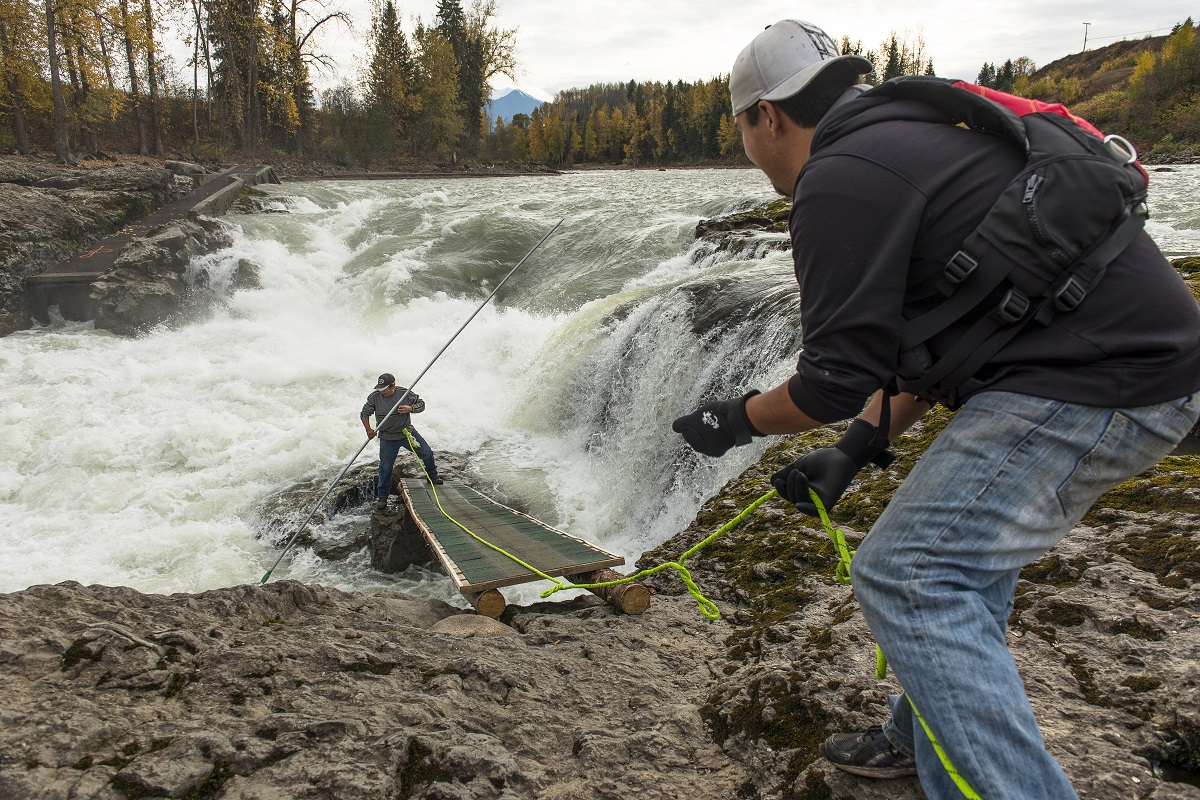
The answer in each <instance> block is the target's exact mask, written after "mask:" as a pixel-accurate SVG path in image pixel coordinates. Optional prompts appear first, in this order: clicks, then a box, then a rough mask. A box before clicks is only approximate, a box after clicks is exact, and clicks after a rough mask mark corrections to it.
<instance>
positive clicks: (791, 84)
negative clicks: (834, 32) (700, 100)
mask: <svg viewBox="0 0 1200 800" xmlns="http://www.w3.org/2000/svg"><path fill="white" fill-rule="evenodd" d="M828 69H834V70H838V71H841V72H843V73H844V74H845V75H846V76H848V77H850V78H856V77H858V76H859V75H865V74H866V73H868V72H870V71H871V62H870V61H867V60H866V59H865V58H863V57H862V56H853V55H847V56H838V57H837V58H831V59H828V60H826V61H818V62H817V63H815V64H810V65H808V66H807V67H805V68H804V69H802V70H800V71H799V72H797V73H796V74H795V75H793V76H792V77H790V78H788V79H787V80H786V81H784V82H783V83H781V84H779V85H778V86H776V87H775V88H774V89H772V90H770V91H769V92H767V93H766V94H764V95H763V96H762V97H760V98H759V100H771V101H775V100H786V99H788V98H789V97H792V96H794V95H797V94H799V93H800V92H801V91H803V90H804V87H806V86H808V84H810V83H812V81H813V80H814V79H815V78H816V77H817V76H818V75H820V74H822V73H823V72H825V71H826V70H828ZM747 107H748V106H747ZM743 110H745V109H743Z"/></svg>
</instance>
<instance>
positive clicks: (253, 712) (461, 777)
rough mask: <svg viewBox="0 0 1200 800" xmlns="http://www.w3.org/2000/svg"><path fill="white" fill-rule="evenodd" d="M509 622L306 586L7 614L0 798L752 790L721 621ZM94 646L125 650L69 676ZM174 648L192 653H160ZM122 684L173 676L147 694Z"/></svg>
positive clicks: (86, 662) (717, 793)
mask: <svg viewBox="0 0 1200 800" xmlns="http://www.w3.org/2000/svg"><path fill="white" fill-rule="evenodd" d="M117 617H119V618H120V619H121V620H122V622H121V627H120V628H119V629H116V628H113V629H111V630H108V627H109V626H111V624H112V623H111V621H112V620H113V619H114V618H117ZM506 621H508V622H509V623H510V624H508V625H505V624H502V623H500V622H496V621H494V620H489V619H486V618H481V617H478V616H477V615H475V614H474V613H472V612H463V611H461V610H460V609H456V608H453V607H451V606H448V605H446V604H445V603H441V602H439V601H432V600H418V599H415V598H412V597H409V596H406V595H403V594H400V593H397V592H385V593H382V594H380V595H377V596H374V597H368V596H363V595H359V594H352V593H346V592H340V591H337V590H334V589H328V588H323V587H311V586H304V585H302V584H299V583H295V582H291V581H281V582H279V583H274V584H268V585H266V586H241V587H234V588H230V589H219V590H214V591H210V592H204V593H202V594H197V595H174V596H169V597H168V596H163V595H142V594H139V593H136V592H132V591H130V590H127V589H116V588H107V587H99V586H97V587H83V586H80V585H78V584H71V583H68V584H60V585H58V586H37V587H32V588H30V589H27V590H25V591H22V592H15V593H11V594H5V595H0V641H3V642H5V646H6V647H7V648H8V649H9V650H10V651H12V653H13V657H11V658H9V659H7V660H0V681H3V684H4V686H5V704H4V707H5V711H4V718H5V719H4V725H2V726H0V753H3V754H4V755H3V756H2V757H0V786H4V791H3V794H4V797H5V800H34V798H37V800H42V798H47V797H72V796H75V797H79V796H89V797H102V798H114V799H115V798H121V797H130V796H142V797H147V796H151V797H153V796H157V797H223V798H267V797H297V798H298V797H317V796H320V797H326V798H346V799H347V800H349V799H350V798H354V799H355V800H359V799H360V798H365V799H366V800H374V799H375V798H379V800H383V798H388V800H391V798H396V797H412V798H436V797H461V798H471V799H472V800H501V799H503V800H516V798H535V797H536V798H561V799H562V800H566V799H567V798H570V797H578V796H582V795H584V794H586V796H589V797H596V798H602V799H605V800H616V799H617V798H624V797H634V796H636V797H645V798H652V799H653V800H673V799H674V798H678V797H684V796H688V797H721V798H724V797H734V796H738V794H739V787H741V786H742V785H744V784H745V783H746V782H747V780H748V778H749V776H750V770H749V769H748V768H747V767H746V766H744V765H741V764H738V763H736V762H735V761H733V760H732V759H731V758H730V757H729V756H728V755H726V754H724V753H723V752H722V751H721V750H720V749H719V748H718V747H717V745H716V744H715V743H714V742H713V741H712V738H711V737H710V736H709V734H708V732H707V730H706V726H705V723H704V721H703V719H702V718H701V717H700V715H699V713H698V708H699V706H700V704H701V703H702V702H703V701H704V698H705V696H706V693H707V691H708V686H709V684H710V682H711V680H712V679H713V676H714V674H715V673H714V671H713V667H712V666H711V665H715V664H718V663H719V660H715V659H717V658H718V656H719V653H720V650H721V645H720V641H721V640H723V639H724V638H725V637H726V636H728V635H729V633H730V632H731V628H730V627H729V625H728V624H727V623H725V622H716V623H708V622H705V621H703V620H699V621H698V618H697V617H696V614H695V606H694V604H693V603H692V602H691V600H690V598H685V599H674V598H666V599H665V600H664V602H663V604H662V605H661V607H658V606H656V608H655V609H654V613H651V614H646V615H643V616H641V617H626V616H622V615H619V614H617V613H615V612H614V611H613V610H611V609H610V608H608V607H607V606H605V605H604V604H602V603H600V601H598V600H596V599H595V598H592V597H590V596H583V597H579V598H576V599H573V600H569V601H567V602H564V603H545V604H539V605H537V606H535V607H528V608H511V609H510V611H509V613H508V614H506ZM97 626H99V627H101V628H105V629H106V630H108V635H110V636H111V637H115V638H111V639H104V637H100V638H96V639H93V640H92V641H95V642H99V641H102V640H103V641H105V642H107V644H106V646H105V647H104V650H103V653H102V654H101V655H100V656H99V657H98V658H80V659H79V660H78V661H76V662H75V663H73V665H72V666H71V667H69V668H67V669H63V668H62V656H63V649H64V647H63V646H64V644H65V643H67V642H70V641H74V640H78V639H80V638H83V635H84V634H85V633H86V632H87V631H88V630H89V629H93V628H95V627H97ZM178 631H189V632H193V633H194V634H196V635H195V638H194V639H189V640H188V642H187V643H188V644H189V645H191V646H192V647H195V648H196V650H195V652H192V650H190V649H189V647H187V646H181V645H180V644H168V643H167V640H168V638H172V639H173V636H172V635H171V634H169V633H168V632H178ZM118 634H119V635H118ZM123 636H128V637H130V638H129V640H126V645H129V644H130V643H131V642H137V641H144V642H147V643H148V644H149V645H153V646H154V647H149V646H135V647H129V646H121V645H120V644H119V641H120V640H121V639H122V637H123ZM667 642H670V643H671V645H669V646H668V645H667V644H666V643H667ZM155 648H161V652H160V651H159V650H156V649H155ZM89 652H91V651H89ZM146 653H150V654H153V656H154V657H155V659H156V660H155V661H154V662H151V660H150V659H148V658H146V657H145V655H144V654H146ZM110 672H111V673H113V674H117V673H121V674H123V675H129V676H133V675H137V674H149V673H156V672H166V673H167V674H168V675H170V676H171V677H170V680H169V681H168V682H167V684H166V685H165V686H163V687H162V688H159V689H147V688H145V686H146V685H148V684H149V682H143V683H141V684H138V685H134V683H135V682H131V683H130V684H129V685H122V686H115V685H110V684H111V683H112V682H111V680H101V679H102V678H104V676H105V674H106V673H110Z"/></svg>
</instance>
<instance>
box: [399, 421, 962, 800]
mask: <svg viewBox="0 0 1200 800" xmlns="http://www.w3.org/2000/svg"><path fill="white" fill-rule="evenodd" d="M403 430H404V436H405V438H406V439H408V446H409V449H410V450H412V452H413V455H414V456H417V461H418V463H420V464H421V471H422V472H424V473H425V477H426V478H427V479H429V488H430V490H431V491H432V492H433V501H434V502H435V503H436V504H437V507H438V510H439V511H441V512H442V516H444V517H445V518H446V519H448V520H450V521H451V522H453V523H454V524H455V525H457V526H458V527H459V528H461V529H462V531H463V532H464V533H466V534H467V535H468V536H470V537H471V538H473V539H475V540H476V541H477V542H479V543H480V544H482V545H485V546H487V547H490V548H491V549H492V550H495V551H496V552H497V553H500V554H501V555H503V556H505V557H507V558H509V559H512V560H513V561H515V562H516V563H517V564H520V565H521V566H522V567H524V568H525V569H527V570H529V571H530V572H532V573H533V574H535V575H537V576H538V577H540V578H544V579H545V580H548V581H550V582H552V583H553V584H554V586H553V587H551V588H549V589H547V590H546V591H544V592H542V593H541V595H540V596H541V597H549V596H550V595H552V594H554V593H555V592H560V591H562V590H563V589H604V588H607V587H609V586H620V585H621V584H624V583H632V582H633V581H636V580H638V579H640V578H647V577H649V576H651V575H656V574H658V573H659V572H662V571H663V570H665V569H674V570H676V571H677V572H678V573H679V579H680V580H681V581H683V585H684V586H686V587H687V590H688V593H689V594H691V596H692V597H693V598H695V600H696V605H697V606H699V607H700V613H701V614H703V615H704V616H705V617H706V618H707V619H710V620H715V619H717V618H719V617H720V616H721V612H720V610H719V609H718V608H717V605H716V603H714V602H713V601H711V600H709V599H708V598H707V597H705V596H704V594H703V593H702V592H701V591H700V587H699V586H697V585H696V581H695V579H694V578H692V573H691V572H690V571H689V570H688V568H687V567H685V566H684V565H683V562H684V561H686V560H687V559H688V558H690V557H691V556H694V555H695V554H696V553H699V552H700V551H701V550H703V549H704V548H705V547H708V546H709V545H710V544H712V543H713V542H714V541H716V540H717V539H718V538H720V537H721V536H722V535H724V534H726V533H728V532H729V531H731V530H733V529H734V528H736V527H737V526H739V525H741V524H742V523H743V522H744V521H745V520H746V518H747V517H749V516H750V515H751V514H753V513H754V512H755V511H757V510H758V507H759V506H761V505H762V504H763V503H765V502H767V501H768V500H771V499H772V498H775V497H778V496H779V492H778V491H776V490H775V489H772V490H771V491H769V492H767V493H766V494H764V495H763V496H762V497H760V498H758V499H757V500H755V501H754V502H753V503H751V504H750V505H748V506H746V508H745V509H743V511H742V512H741V513H740V514H738V515H737V516H736V517H734V518H733V519H731V520H729V522H726V523H725V524H724V525H722V526H721V527H720V528H718V529H717V530H715V531H713V532H712V533H710V534H709V535H708V536H706V537H704V538H703V539H701V540H700V541H699V542H697V543H696V544H694V545H692V546H691V547H690V548H688V549H687V550H686V551H685V552H684V553H683V554H682V555H681V556H679V558H678V559H677V560H675V561H666V562H664V563H662V564H659V565H658V566H656V567H651V568H650V569H644V570H641V571H640V572H636V573H634V574H632V575H627V576H625V577H624V578H621V579H619V580H613V581H603V582H601V583H571V584H566V583H563V582H562V581H561V580H559V579H558V578H555V577H552V576H550V575H547V574H546V573H544V572H542V571H541V570H540V569H538V568H537V567H535V566H533V565H532V564H528V563H526V562H525V561H522V560H521V559H520V558H518V557H517V556H515V555H513V554H512V553H510V552H508V551H507V550H505V549H503V548H501V547H497V546H496V545H494V544H492V543H491V542H489V541H487V540H486V539H484V538H482V537H481V536H478V535H477V534H476V533H475V532H474V531H472V530H470V529H469V528H467V526H465V525H463V524H462V523H461V522H459V521H458V520H456V519H455V518H454V517H452V516H450V514H449V513H447V511H446V509H445V508H443V507H442V501H441V499H440V498H439V497H438V493H437V489H436V488H434V483H433V480H432V478H431V477H430V475H429V472H428V470H426V469H425V464H424V462H422V461H421V460H420V456H419V455H418V454H417V443H416V440H414V439H413V437H412V434H411V433H409V431H408V428H404V429H403ZM808 496H809V497H810V498H812V502H813V505H814V506H815V507H816V509H817V516H818V517H820V519H821V526H822V527H823V528H824V529H825V532H826V533H827V534H828V535H829V538H830V539H831V540H832V541H833V546H834V549H835V550H837V554H838V563H837V567H836V568H835V569H834V579H835V580H836V581H837V582H838V583H841V584H849V583H850V562H851V560H852V559H853V558H854V551H853V550H851V549H850V545H849V544H848V543H847V542H846V534H845V533H844V532H843V531H842V529H841V528H837V527H835V526H834V524H833V521H832V520H831V519H830V518H829V512H827V511H826V510H825V504H824V503H822V502H821V498H820V497H818V496H817V493H816V492H815V491H814V490H813V488H812V487H811V486H810V487H809V489H808ZM875 677H877V678H879V679H880V680H883V679H884V678H885V677H887V659H886V658H885V657H884V655H883V650H882V649H881V648H880V647H879V645H878V644H876V645H875ZM905 697H908V695H907V694H906V695H905ZM908 703H909V705H911V706H912V710H913V714H915V715H916V717H917V721H918V722H920V723H921V728H922V729H923V730H924V731H925V735H926V736H928V737H929V741H930V743H931V744H932V745H933V749H934V752H936V753H937V756H938V759H939V760H940V761H941V762H942V766H943V767H945V769H946V773H947V774H948V775H949V776H950V779H951V780H952V781H954V785H955V786H957V787H958V789H959V791H961V792H962V793H963V796H964V797H966V798H967V800H982V798H981V797H980V796H979V794H978V793H977V792H976V791H975V790H974V789H973V788H971V784H969V783H968V782H967V779H966V778H964V777H963V776H962V775H961V774H959V772H958V770H957V769H955V767H954V764H952V763H951V761H950V757H949V756H947V755H946V751H945V750H943V749H942V746H941V744H940V743H939V742H938V740H937V737H935V736H934V735H933V731H932V730H930V729H929V725H927V724H926V723H925V719H924V717H922V716H921V712H919V711H917V706H916V704H915V703H913V701H912V698H911V697H908Z"/></svg>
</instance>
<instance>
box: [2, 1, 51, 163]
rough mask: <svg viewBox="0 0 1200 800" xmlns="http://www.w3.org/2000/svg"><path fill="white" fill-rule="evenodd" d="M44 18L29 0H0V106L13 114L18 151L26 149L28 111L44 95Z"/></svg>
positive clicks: (27, 142)
mask: <svg viewBox="0 0 1200 800" xmlns="http://www.w3.org/2000/svg"><path fill="white" fill-rule="evenodd" d="M45 36H46V34H45V19H44V17H43V16H42V15H41V14H40V13H39V12H38V9H37V8H36V6H34V5H33V4H32V3H31V2H30V0H0V106H3V107H5V108H7V109H8V112H9V114H10V115H11V117H12V129H13V137H14V139H15V140H16V145H17V151H18V152H20V153H29V152H30V151H31V149H32V148H31V145H30V140H29V114H30V112H31V110H33V109H34V108H36V107H37V106H38V105H39V103H40V101H41V99H42V96H43V86H44V83H43V81H42V79H41V77H42V75H41V72H42V55H43V54H44V53H45V51H44V50H43V49H42V42H44V41H46V39H45Z"/></svg>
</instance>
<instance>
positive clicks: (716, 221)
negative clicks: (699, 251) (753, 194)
mask: <svg viewBox="0 0 1200 800" xmlns="http://www.w3.org/2000/svg"><path fill="white" fill-rule="evenodd" d="M791 214H792V201H791V199H790V198H786V197H781V198H780V199H778V200H773V201H771V202H770V203H764V204H763V205H760V206H755V207H754V208H752V209H750V210H748V211H739V212H737V213H735V214H726V215H725V216H722V217H715V218H713V219H705V220H701V221H700V223H699V224H698V225H697V226H696V237H697V238H699V237H701V236H703V235H704V234H706V233H714V232H716V231H735V230H754V231H771V232H773V233H785V232H786V231H787V226H788V218H789V217H790V216H791Z"/></svg>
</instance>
